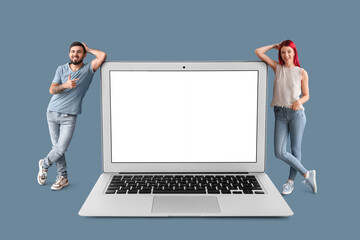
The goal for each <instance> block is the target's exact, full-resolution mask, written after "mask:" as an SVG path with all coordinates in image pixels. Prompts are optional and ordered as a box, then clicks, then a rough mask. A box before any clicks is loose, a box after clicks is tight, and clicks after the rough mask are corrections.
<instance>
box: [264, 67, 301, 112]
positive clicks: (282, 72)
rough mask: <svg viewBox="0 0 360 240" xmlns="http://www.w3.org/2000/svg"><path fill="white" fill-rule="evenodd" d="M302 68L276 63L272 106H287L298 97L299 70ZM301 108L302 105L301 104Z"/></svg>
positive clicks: (299, 93) (299, 89) (299, 88)
mask: <svg viewBox="0 0 360 240" xmlns="http://www.w3.org/2000/svg"><path fill="white" fill-rule="evenodd" d="M302 70H303V69H302V68H299V67H293V68H288V67H285V66H284V65H281V64H278V65H277V67H276V73H275V80H274V90H273V99H272V102H271V105H270V106H272V107H274V106H278V107H287V108H290V106H291V105H292V104H293V103H294V102H295V101H297V100H299V99H300V95H301V72H302ZM300 109H301V110H304V107H303V106H302V105H301V107H300Z"/></svg>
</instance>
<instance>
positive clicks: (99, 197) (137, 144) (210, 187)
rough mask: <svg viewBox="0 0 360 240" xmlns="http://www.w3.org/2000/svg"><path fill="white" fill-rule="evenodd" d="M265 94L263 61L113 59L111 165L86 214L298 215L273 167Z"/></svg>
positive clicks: (107, 146)
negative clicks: (268, 162)
mask: <svg viewBox="0 0 360 240" xmlns="http://www.w3.org/2000/svg"><path fill="white" fill-rule="evenodd" d="M266 99H267V65H266V64H265V63H264V62H106V63H104V64H103V65H102V67H101V107H102V113H101V114H102V158H103V159H102V167H103V171H102V174H101V175H100V177H99V179H98V181H97V182H96V184H95V186H94V187H93V189H92V191H91V192H90V194H89V196H88V197H87V199H86V200H85V202H84V204H83V206H82V207H81V209H80V211H79V215H80V216H103V217H116V216H118V217H174V216H175V217H226V216H229V217H235V216H244V217H245V216H248V217H257V216H258V217H266V216H291V215H293V212H292V210H291V209H290V207H289V206H288V204H287V203H286V202H285V200H284V199H283V197H282V196H281V195H280V193H279V192H278V190H277V189H276V187H275V186H274V184H273V183H272V182H271V180H270V178H269V177H268V176H267V174H266V173H265V151H266V107H267V101H266Z"/></svg>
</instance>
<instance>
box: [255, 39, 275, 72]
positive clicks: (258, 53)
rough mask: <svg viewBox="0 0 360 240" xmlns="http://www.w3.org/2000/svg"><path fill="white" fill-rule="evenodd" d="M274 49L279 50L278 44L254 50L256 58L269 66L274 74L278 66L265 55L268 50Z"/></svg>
mask: <svg viewBox="0 0 360 240" xmlns="http://www.w3.org/2000/svg"><path fill="white" fill-rule="evenodd" d="M273 48H274V49H276V50H279V44H272V45H268V46H264V47H261V48H258V49H256V50H255V54H256V56H258V57H259V58H260V59H261V60H262V61H264V62H266V63H267V65H269V66H270V67H271V68H272V70H273V71H274V72H276V67H277V65H278V62H277V61H274V60H272V59H271V58H270V57H269V56H268V55H266V54H265V53H266V52H267V51H269V50H270V49H273Z"/></svg>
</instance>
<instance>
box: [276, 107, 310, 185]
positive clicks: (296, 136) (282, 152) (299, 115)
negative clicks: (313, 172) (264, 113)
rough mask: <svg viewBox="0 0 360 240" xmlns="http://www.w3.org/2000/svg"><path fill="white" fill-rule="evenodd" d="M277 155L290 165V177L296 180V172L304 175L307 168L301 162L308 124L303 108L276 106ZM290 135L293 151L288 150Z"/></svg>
mask: <svg viewBox="0 0 360 240" xmlns="http://www.w3.org/2000/svg"><path fill="white" fill-rule="evenodd" d="M274 113H275V131H274V148H275V156H276V157H277V158H279V159H281V160H283V161H284V162H286V163H287V164H289V165H290V174H289V179H291V180H294V179H295V176H296V172H300V173H301V174H302V175H304V174H305V173H306V172H307V170H306V168H304V166H303V165H302V164H301V141H302V137H303V133H304V129H305V124H306V116H305V112H304V111H303V110H298V111H294V110H292V109H289V108H283V107H274ZM289 135H290V142H291V153H289V152H287V150H286V145H287V141H288V137H289Z"/></svg>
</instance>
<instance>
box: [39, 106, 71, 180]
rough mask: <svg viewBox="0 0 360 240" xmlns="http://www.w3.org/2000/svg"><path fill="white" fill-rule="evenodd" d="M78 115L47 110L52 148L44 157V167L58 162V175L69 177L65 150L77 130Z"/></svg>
mask: <svg viewBox="0 0 360 240" xmlns="http://www.w3.org/2000/svg"><path fill="white" fill-rule="evenodd" d="M76 118H77V116H76V115H70V114H65V113H58V112H51V111H48V112H47V121H48V125H49V132H50V138H51V142H52V150H51V151H50V152H49V154H48V155H47V157H45V158H44V162H43V168H45V169H48V168H49V167H50V166H51V165H52V164H54V163H56V168H57V172H58V176H63V177H65V178H67V168H66V161H65V152H66V150H67V148H68V146H69V144H70V141H71V138H72V136H73V133H74V130H75V123H76Z"/></svg>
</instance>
